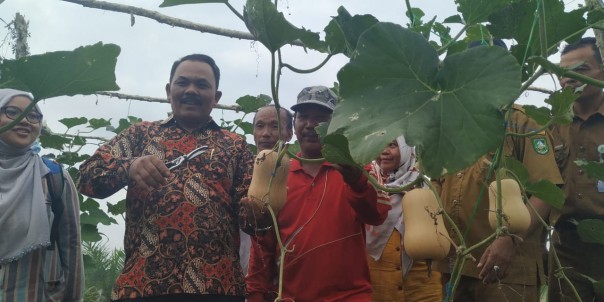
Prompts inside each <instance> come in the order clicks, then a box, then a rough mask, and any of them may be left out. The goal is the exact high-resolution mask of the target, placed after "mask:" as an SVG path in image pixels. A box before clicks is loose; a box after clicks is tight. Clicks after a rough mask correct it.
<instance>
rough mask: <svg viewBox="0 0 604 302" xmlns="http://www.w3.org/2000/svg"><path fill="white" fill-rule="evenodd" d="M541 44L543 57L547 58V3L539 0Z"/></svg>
mask: <svg viewBox="0 0 604 302" xmlns="http://www.w3.org/2000/svg"><path fill="white" fill-rule="evenodd" d="M537 9H538V10H539V42H540V45H541V56H542V57H544V58H547V28H546V25H545V2H544V1H543V0H539V4H538V5H537Z"/></svg>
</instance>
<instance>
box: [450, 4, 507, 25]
mask: <svg viewBox="0 0 604 302" xmlns="http://www.w3.org/2000/svg"><path fill="white" fill-rule="evenodd" d="M516 1H518V0H515V1H514V0H455V3H457V5H458V7H457V11H458V12H460V13H461V14H462V15H463V18H464V20H465V23H466V24H475V23H480V22H484V21H486V20H487V17H488V16H489V15H491V14H492V13H495V12H498V11H500V10H501V9H503V8H504V7H506V6H508V5H510V4H511V3H513V2H516Z"/></svg>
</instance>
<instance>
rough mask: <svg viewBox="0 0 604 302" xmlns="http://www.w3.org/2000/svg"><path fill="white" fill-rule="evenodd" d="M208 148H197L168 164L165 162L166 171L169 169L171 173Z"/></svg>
mask: <svg viewBox="0 0 604 302" xmlns="http://www.w3.org/2000/svg"><path fill="white" fill-rule="evenodd" d="M209 148H210V147H208V146H201V147H198V148H196V149H194V150H193V151H191V152H189V153H187V154H184V155H181V156H179V157H177V158H175V159H173V160H171V161H169V162H166V166H167V167H168V169H170V171H172V170H174V169H176V168H178V167H180V166H182V164H184V163H185V162H187V161H189V160H191V159H193V158H195V157H197V156H199V155H201V154H203V153H205V152H206V151H207V150H208V149H209Z"/></svg>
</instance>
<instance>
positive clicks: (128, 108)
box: [0, 0, 553, 246]
mask: <svg viewBox="0 0 604 302" xmlns="http://www.w3.org/2000/svg"><path fill="white" fill-rule="evenodd" d="M0 2H1V1H0ZM114 2H119V3H121V4H128V5H133V6H139V7H144V8H147V9H152V10H157V11H159V12H160V13H162V14H166V15H169V16H172V17H178V18H183V19H186V20H189V21H192V22H195V23H201V24H207V25H212V26H217V27H224V28H228V29H233V30H240V31H247V29H246V28H245V25H244V24H243V22H242V21H241V20H239V19H238V18H237V17H236V16H235V15H234V14H232V13H231V11H230V10H229V9H228V8H227V7H226V6H225V5H223V4H204V5H185V6H177V7H171V8H159V4H160V3H161V2H162V1H160V0H138V1H133V0H128V1H126V0H122V1H118V0H115V1H114ZM230 3H232V4H233V6H234V7H236V8H238V9H239V11H240V12H241V11H242V7H243V5H244V3H245V1H243V0H237V1H230ZM411 4H412V6H417V7H420V8H421V9H422V10H424V12H425V13H426V15H427V16H430V17H432V16H437V20H438V21H442V20H444V19H445V18H446V17H448V16H450V15H453V14H456V9H455V5H454V1H453V0H421V1H411ZM339 6H344V7H345V8H346V9H347V10H348V11H349V12H350V13H351V14H352V15H354V14H372V15H374V16H375V17H377V18H378V19H379V20H380V21H389V22H395V23H398V24H402V25H404V24H406V23H407V22H408V19H407V18H406V17H405V15H404V12H405V1H404V0H375V1H368V0H347V1H335V0H286V1H281V2H280V3H279V8H280V9H281V10H282V11H283V12H284V13H285V17H286V18H287V19H288V20H289V21H290V22H291V23H293V24H294V25H296V26H298V27H305V28H307V29H310V30H312V31H315V32H322V30H323V28H324V27H325V26H326V25H327V23H328V22H329V21H330V20H331V19H330V18H331V17H332V16H335V15H337V8H338V7H339ZM16 12H20V13H21V14H23V15H24V16H25V18H26V19H27V20H29V24H30V27H29V28H30V33H31V37H30V39H29V46H30V52H31V54H41V53H44V52H49V51H58V50H73V49H75V48H77V47H79V46H83V45H91V44H94V43H97V42H99V41H102V42H103V43H114V44H117V45H119V46H120V47H121V54H120V55H119V57H118V62H117V67H116V77H117V83H118V85H119V86H120V87H121V90H120V92H122V93H128V94H135V95H143V96H151V97H165V90H164V87H165V84H166V83H167V81H168V76H169V71H170V67H171V65H172V63H173V62H174V60H176V59H178V58H180V57H182V56H184V55H187V54H191V53H205V54H208V55H210V56H212V57H214V59H215V60H216V62H217V64H218V66H219V67H220V69H221V74H222V76H221V81H220V90H222V91H223V97H222V99H221V101H220V102H221V103H222V104H234V103H235V100H236V99H237V98H238V97H240V96H243V95H248V94H249V95H258V94H261V93H262V94H267V95H270V80H269V75H270V56H269V52H268V51H267V50H266V49H264V47H263V46H262V45H261V44H260V43H252V42H250V41H246V40H238V39H232V38H227V37H220V36H215V35H212V34H206V33H199V32H196V31H191V30H187V29H181V28H173V27H170V26H167V25H163V24H159V23H158V22H156V21H154V20H150V19H147V18H144V17H136V16H135V24H134V25H133V26H131V18H130V15H127V14H123V13H117V12H111V11H103V10H99V9H92V8H86V7H82V6H80V5H77V4H73V3H68V2H62V1H57V0H5V1H4V2H3V3H2V4H0V18H1V19H2V20H4V21H5V22H10V20H12V19H13V18H14V15H15V13H16ZM5 34H6V30H4V29H0V37H4V35H5ZM1 41H2V40H0V43H1ZM0 56H2V57H6V58H12V57H13V55H12V53H11V50H10V48H9V47H6V45H4V46H3V47H0ZM323 58H324V55H322V54H318V53H315V52H312V51H310V52H309V53H308V54H305V53H304V52H303V50H302V49H301V48H300V47H289V46H286V47H285V48H284V61H286V62H287V63H289V64H291V65H293V66H295V67H298V68H302V69H306V68H311V67H314V66H315V65H317V64H318V63H319V62H321V61H322V60H323ZM345 63H346V58H345V57H343V56H338V57H335V58H334V59H332V60H331V61H330V63H328V64H327V65H326V66H325V67H324V68H323V69H321V70H320V71H319V72H316V73H313V74H310V75H296V74H294V73H292V72H290V71H288V70H286V71H285V72H284V75H283V77H282V80H281V90H280V99H281V102H282V105H283V106H285V107H287V108H289V107H290V106H291V105H293V104H294V103H295V96H296V95H297V94H298V92H299V91H300V90H301V89H302V88H303V87H306V86H312V85H325V86H332V85H333V83H334V82H335V81H337V79H336V73H337V71H338V70H339V68H341V67H342V66H343V65H344V64H345ZM542 83H544V85H545V86H553V84H552V81H551V80H545V81H544V82H542ZM550 89H553V87H550ZM542 98H543V96H539V95H534V94H533V95H531V97H529V98H528V99H523V100H521V102H523V103H526V102H533V103H540V100H541V99H542ZM41 108H42V111H43V113H44V115H45V119H46V120H47V123H48V125H49V126H50V127H51V129H52V130H53V131H55V132H63V131H65V128H64V127H63V126H62V125H61V124H59V123H57V122H56V120H58V119H61V118H64V117H79V116H85V117H87V118H105V119H109V118H113V119H114V121H117V120H118V119H120V118H124V117H126V116H127V115H133V116H137V117H140V118H142V119H144V120H159V119H163V118H165V117H166V115H167V113H168V112H169V111H170V106H169V105H168V104H150V103H146V102H139V101H124V100H118V99H110V98H107V97H104V96H75V97H61V98H53V99H49V100H46V101H44V102H43V103H41ZM222 114H223V112H222V111H220V110H215V111H214V113H213V116H214V119H216V120H218V119H220V117H221V116H222ZM224 114H226V113H224ZM227 119H230V120H232V118H227ZM114 125H115V123H114ZM92 151H93V149H92V150H91V151H90V152H92ZM102 208H103V209H105V207H104V205H102ZM102 230H103V231H104V232H106V234H107V235H109V237H110V246H121V242H122V236H123V222H121V225H120V226H118V227H111V228H108V229H107V228H103V229H102Z"/></svg>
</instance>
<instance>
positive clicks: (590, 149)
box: [551, 104, 604, 223]
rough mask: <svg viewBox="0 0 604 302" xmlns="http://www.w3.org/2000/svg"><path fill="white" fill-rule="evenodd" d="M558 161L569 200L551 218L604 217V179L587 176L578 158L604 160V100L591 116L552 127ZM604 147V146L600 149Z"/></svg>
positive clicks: (552, 219) (578, 218)
mask: <svg viewBox="0 0 604 302" xmlns="http://www.w3.org/2000/svg"><path fill="white" fill-rule="evenodd" d="M552 135H553V136H554V146H555V150H556V161H557V162H558V166H559V167H560V172H561V173H562V177H563V178H564V192H565V195H566V201H565V203H564V207H563V208H562V210H554V211H552V215H551V221H552V223H555V222H557V221H562V220H568V219H569V218H574V219H577V220H581V219H589V218H597V219H604V183H602V182H599V184H598V180H597V179H595V178H591V177H589V176H587V173H586V172H585V171H584V169H583V168H581V167H579V166H577V165H576V164H575V160H578V159H584V160H587V161H604V154H602V153H599V152H598V147H599V146H602V148H604V104H602V105H600V108H598V111H597V112H596V113H594V114H592V115H591V116H590V117H589V118H588V119H587V120H585V121H584V120H582V119H581V118H579V117H576V116H575V117H574V119H573V122H572V124H569V125H556V126H555V127H553V129H552ZM600 151H604V150H600Z"/></svg>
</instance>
